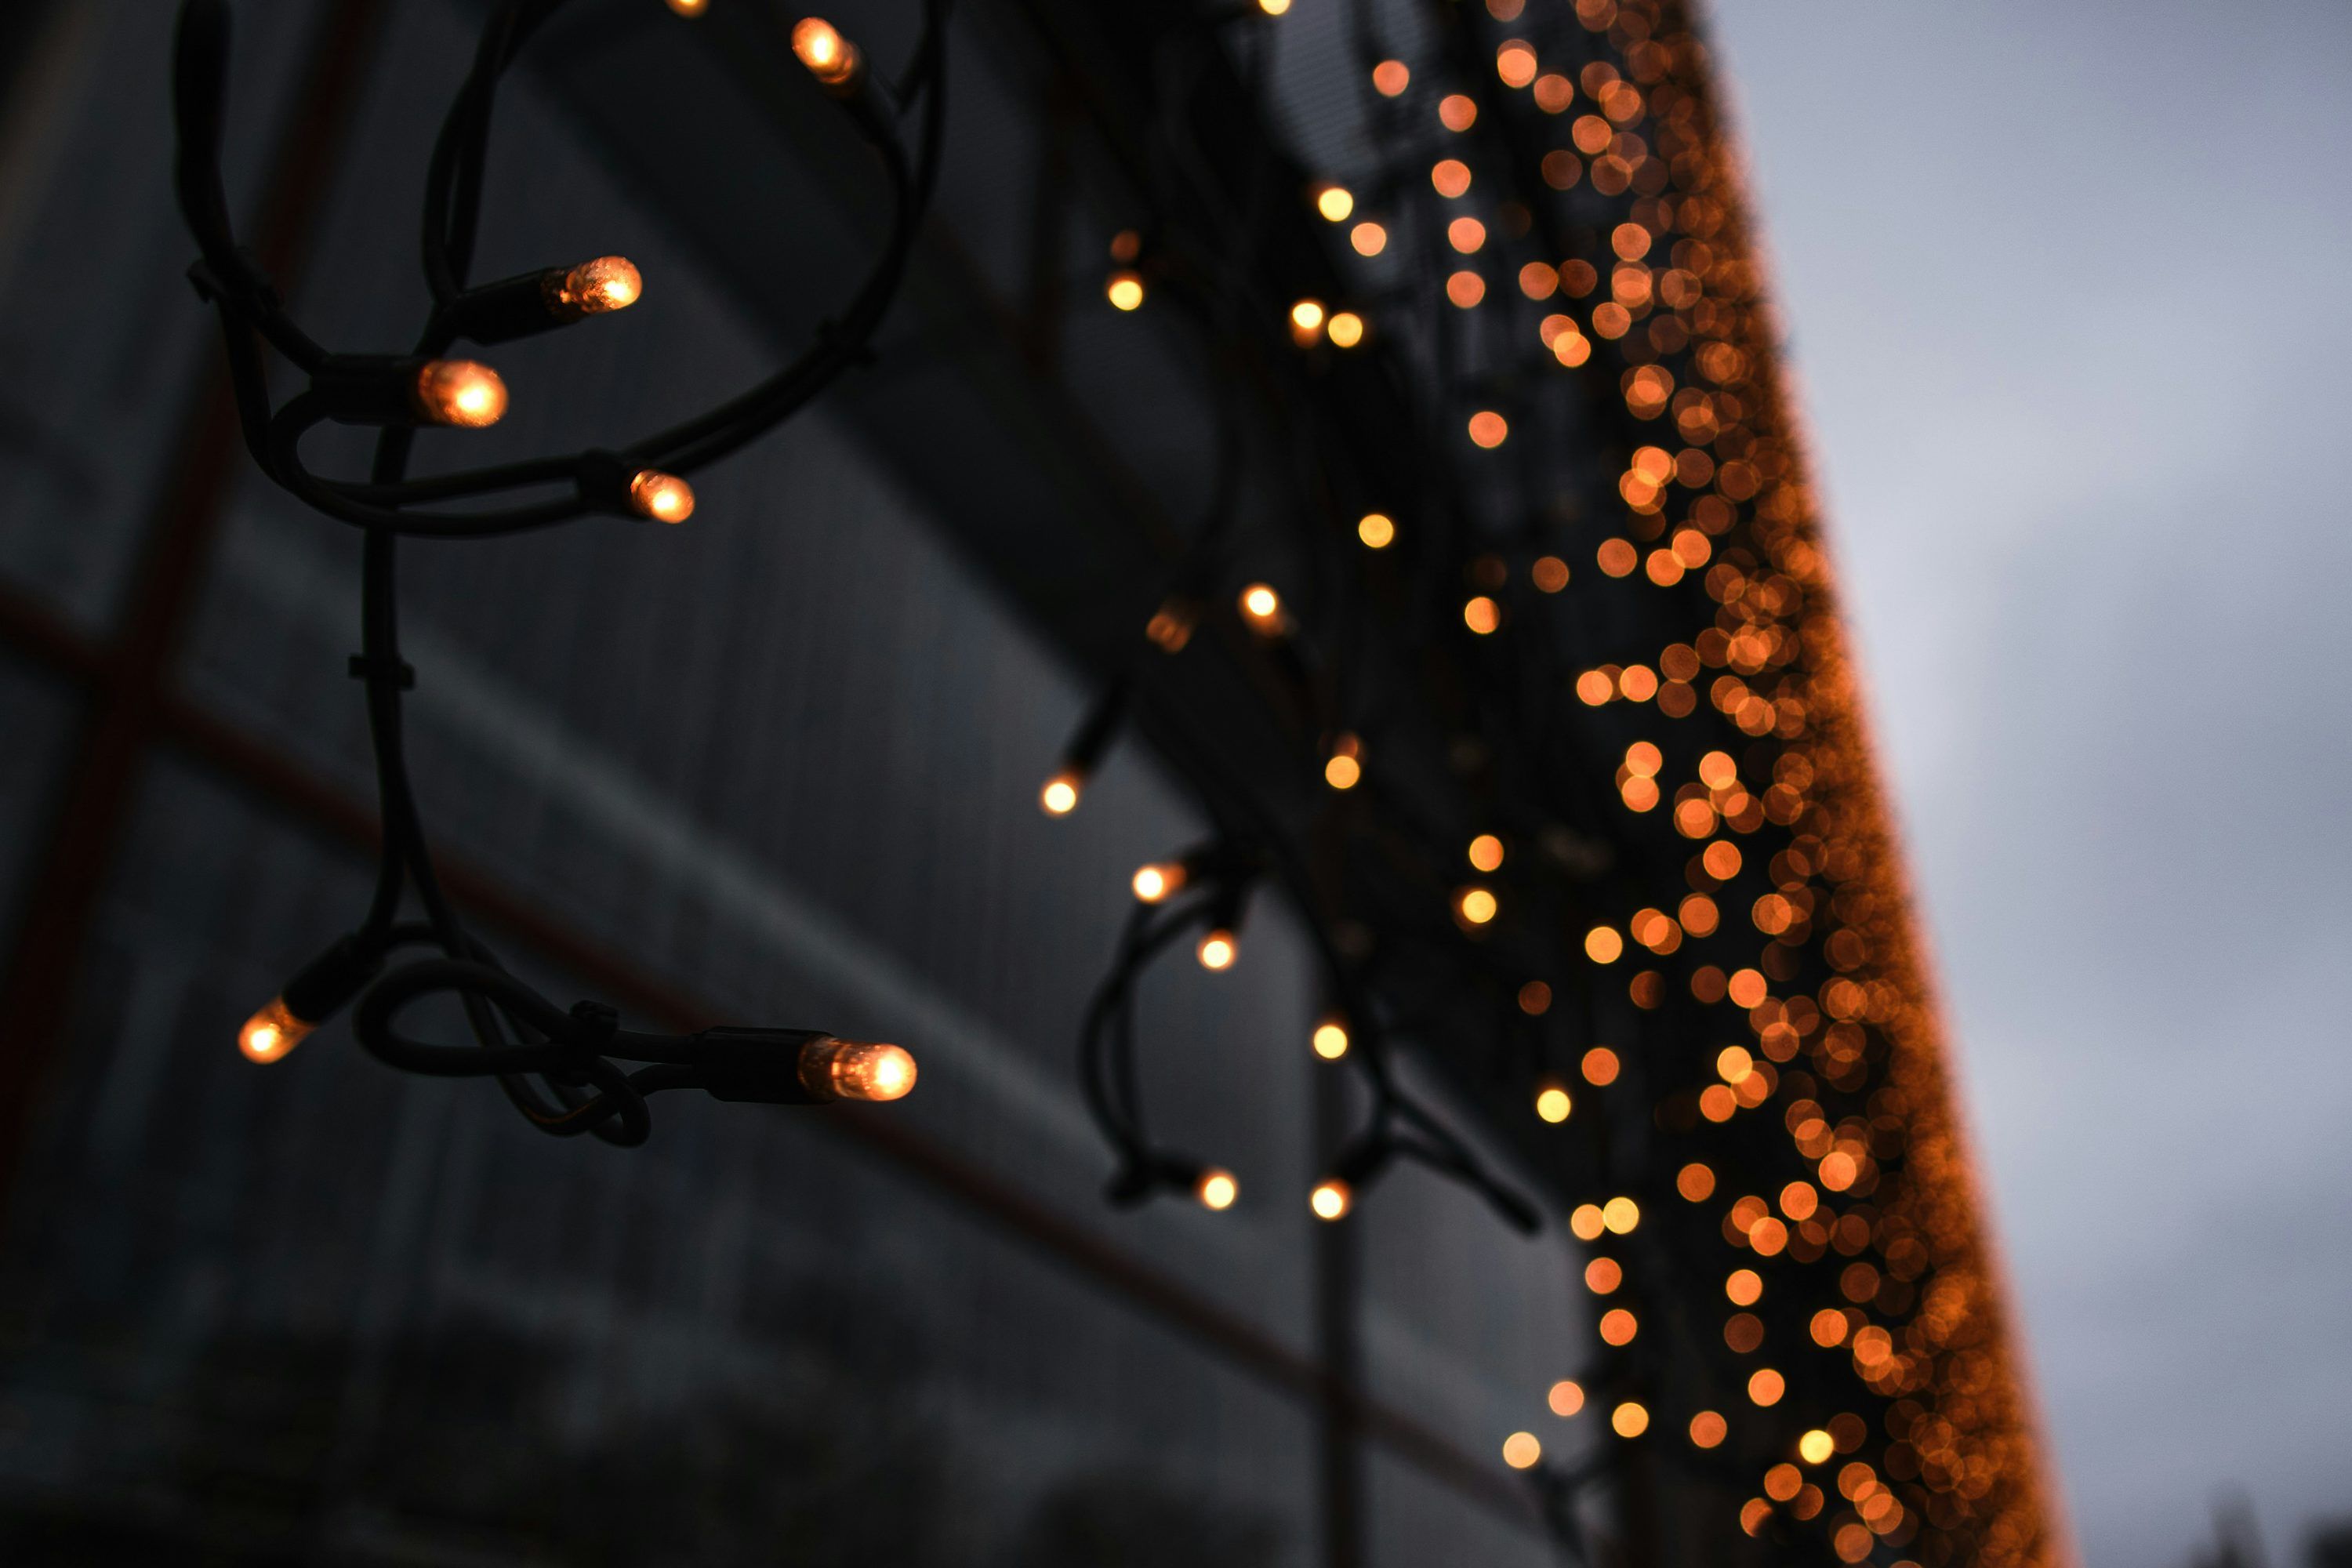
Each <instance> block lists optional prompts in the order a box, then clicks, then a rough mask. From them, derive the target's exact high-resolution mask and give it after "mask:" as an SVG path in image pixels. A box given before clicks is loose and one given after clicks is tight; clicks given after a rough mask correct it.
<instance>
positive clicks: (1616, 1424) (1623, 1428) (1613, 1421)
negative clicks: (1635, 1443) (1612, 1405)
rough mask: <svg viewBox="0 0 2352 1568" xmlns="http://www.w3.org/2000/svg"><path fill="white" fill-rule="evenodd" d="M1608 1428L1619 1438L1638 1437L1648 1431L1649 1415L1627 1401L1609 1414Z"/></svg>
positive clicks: (1630, 1401)
mask: <svg viewBox="0 0 2352 1568" xmlns="http://www.w3.org/2000/svg"><path fill="white" fill-rule="evenodd" d="M1609 1426H1610V1429H1611V1430H1612V1431H1613V1432H1615V1433H1616V1434H1617V1436H1620V1437H1638V1436H1641V1435H1642V1434H1643V1433H1644V1432H1646V1431H1648V1430H1649V1429H1650V1413H1649V1411H1648V1410H1646V1409H1644V1408H1643V1406H1641V1405H1636V1404H1634V1403H1633V1401H1632V1400H1630V1399H1629V1400H1627V1401H1626V1402H1625V1403H1624V1404H1622V1405H1619V1406H1618V1407H1617V1408H1616V1409H1614V1410H1612V1411H1611V1412H1610V1413H1609Z"/></svg>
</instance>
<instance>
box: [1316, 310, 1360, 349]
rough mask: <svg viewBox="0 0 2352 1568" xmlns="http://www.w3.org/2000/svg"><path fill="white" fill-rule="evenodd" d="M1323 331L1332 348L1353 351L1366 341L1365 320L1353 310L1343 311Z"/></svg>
mask: <svg viewBox="0 0 2352 1568" xmlns="http://www.w3.org/2000/svg"><path fill="white" fill-rule="evenodd" d="M1323 331H1324V334H1325V335H1326V336H1328V338H1329V339H1330V340H1331V346H1332V347H1334V348H1342V349H1351V348H1354V347H1355V346H1356V345H1357V344H1358V343H1360V342H1363V341H1364V318H1363V317H1361V316H1359V315H1358V314H1356V312H1355V311H1353V310H1341V311H1339V312H1337V313H1336V314H1334V315H1333V316H1332V318H1331V321H1330V323H1329V324H1328V326H1326V327H1325V328H1324V329H1323Z"/></svg>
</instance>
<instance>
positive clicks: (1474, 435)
mask: <svg viewBox="0 0 2352 1568" xmlns="http://www.w3.org/2000/svg"><path fill="white" fill-rule="evenodd" d="M1510 433H1511V426H1510V425H1509V424H1508V423H1507V421H1506V420H1505V419H1504V418H1503V416H1501V415H1499V414H1496V413H1495V412H1494V411H1493V410H1492V409H1481V410H1480V411H1479V412H1477V413H1475V414H1473V415H1472V416H1470V439H1471V441H1472V443H1473V444H1475V445H1476V446H1479V447H1486V449H1487V450H1489V451H1492V450H1493V449H1494V448H1496V447H1499V446H1501V445H1502V444H1503V439H1504V437H1507V436H1508V435H1509V434H1510Z"/></svg>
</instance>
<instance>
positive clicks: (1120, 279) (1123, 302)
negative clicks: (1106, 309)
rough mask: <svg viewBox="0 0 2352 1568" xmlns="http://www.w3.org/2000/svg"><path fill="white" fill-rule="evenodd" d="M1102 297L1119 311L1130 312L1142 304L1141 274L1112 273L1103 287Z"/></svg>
mask: <svg viewBox="0 0 2352 1568" xmlns="http://www.w3.org/2000/svg"><path fill="white" fill-rule="evenodd" d="M1103 297H1104V298H1105V299H1107V300H1109V301H1110V302H1111V304H1112V305H1113V306H1114V307H1116V308H1117V309H1118V310H1135V309H1137V308H1138V307H1139V306H1140V305H1141V304H1142V303H1143V274H1142V273H1140V272H1114V273H1112V274H1111V275H1110V281H1109V282H1108V283H1106V284H1104V285H1103Z"/></svg>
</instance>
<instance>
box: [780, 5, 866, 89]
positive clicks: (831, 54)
mask: <svg viewBox="0 0 2352 1568" xmlns="http://www.w3.org/2000/svg"><path fill="white" fill-rule="evenodd" d="M793 53H794V54H796V55H798V56H799V57H800V58H801V64H803V65H804V66H806V67H807V68H808V71H809V75H811V76H813V77H814V78H816V79H817V80H818V81H820V82H823V83H824V86H825V87H826V88H827V89H829V90H831V91H834V92H836V93H839V92H846V91H848V90H849V89H852V88H855V87H856V85H857V79H858V76H859V74H860V73H861V71H862V70H863V69H864V67H865V63H866V62H865V58H864V57H863V56H861V55H860V54H859V53H858V51H857V46H856V44H853V43H851V42H850V41H849V40H848V39H846V38H845V37H842V36H841V34H840V32H839V31H838V30H837V29H835V26H834V25H833V24H832V23H830V22H828V21H825V20H824V18H823V17H820V16H803V18H801V20H800V21H798V22H796V23H794V24H793Z"/></svg>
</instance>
